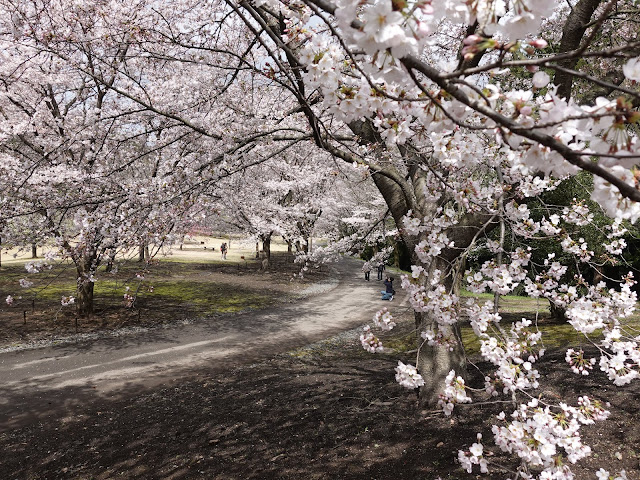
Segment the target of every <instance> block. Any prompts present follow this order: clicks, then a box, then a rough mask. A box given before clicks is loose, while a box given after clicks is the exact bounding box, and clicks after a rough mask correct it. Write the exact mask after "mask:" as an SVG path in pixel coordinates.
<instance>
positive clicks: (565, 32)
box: [553, 0, 602, 101]
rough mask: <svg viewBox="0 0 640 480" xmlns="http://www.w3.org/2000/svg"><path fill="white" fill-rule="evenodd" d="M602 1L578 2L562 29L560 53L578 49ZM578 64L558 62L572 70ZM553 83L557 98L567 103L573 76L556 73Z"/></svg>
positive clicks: (571, 60) (586, 0) (585, 0)
mask: <svg viewBox="0 0 640 480" xmlns="http://www.w3.org/2000/svg"><path fill="white" fill-rule="evenodd" d="M600 3H602V0H580V1H579V2H578V3H577V4H576V5H575V6H574V7H573V10H572V11H571V13H570V14H569V17H568V18H567V21H566V22H565V23H564V28H563V29H562V40H561V41H560V53H564V52H570V51H572V50H575V49H577V48H578V47H580V42H581V41H582V38H583V36H584V34H585V32H586V31H587V27H586V26H587V24H588V23H589V21H590V20H591V17H592V16H593V14H594V12H595V11H596V9H597V8H598V5H600ZM577 63H578V58H571V59H567V60H564V61H562V62H560V66H562V67H564V68H569V69H573V68H574V67H575V66H576V64H577ZM553 83H555V84H556V85H558V96H559V97H561V98H562V97H564V98H566V99H567V101H568V100H569V99H570V98H571V87H572V86H573V75H571V74H570V73H569V72H563V71H558V72H556V74H555V77H554V80H553Z"/></svg>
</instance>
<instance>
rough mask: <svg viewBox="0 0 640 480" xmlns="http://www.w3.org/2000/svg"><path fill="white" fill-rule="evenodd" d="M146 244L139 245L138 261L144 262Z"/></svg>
mask: <svg viewBox="0 0 640 480" xmlns="http://www.w3.org/2000/svg"><path fill="white" fill-rule="evenodd" d="M144 249H145V246H144V245H140V246H139V247H138V262H140V263H142V262H144V251H145V250H144Z"/></svg>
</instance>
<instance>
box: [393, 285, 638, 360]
mask: <svg viewBox="0 0 640 480" xmlns="http://www.w3.org/2000/svg"><path fill="white" fill-rule="evenodd" d="M461 296H464V297H473V298H477V299H478V301H480V302H485V301H487V300H493V295H490V294H479V295H476V294H472V293H470V292H462V294H461ZM536 313H537V316H536ZM500 314H501V316H502V320H501V322H500V324H501V326H502V328H504V329H505V330H507V331H509V330H510V328H511V325H512V324H513V323H514V322H517V321H519V320H521V319H522V318H527V319H529V320H531V321H532V322H533V325H532V326H531V327H530V328H532V329H535V328H536V326H537V329H538V330H539V331H540V332H542V344H543V345H544V347H545V348H558V347H562V348H568V347H574V348H575V347H577V346H580V345H583V344H588V343H589V342H588V340H587V339H586V338H585V337H584V335H582V334H580V333H578V332H577V331H576V330H575V329H574V328H573V327H572V326H571V325H570V324H569V323H568V322H566V321H557V320H555V319H552V318H550V315H549V304H548V302H547V301H546V300H540V299H536V298H530V297H518V296H513V295H509V296H504V297H501V298H500ZM407 323H409V322H407ZM625 324H627V325H629V326H631V327H632V328H635V329H638V330H640V313H638V314H635V315H633V316H632V317H631V318H629V319H626V320H625ZM412 325H413V322H411V326H412ZM408 328H409V327H405V328H404V329H401V330H400V331H398V332H395V333H394V334H393V335H392V336H390V337H389V338H386V339H384V340H383V344H384V345H385V347H387V348H390V349H393V350H394V351H396V352H410V351H413V350H415V349H416V346H417V342H416V333H415V332H414V331H413V330H411V331H407V329H408ZM461 335H462V342H463V344H464V347H465V351H466V353H467V355H477V354H479V353H480V341H479V339H478V337H477V336H476V335H475V333H474V332H473V329H472V328H471V326H470V325H468V324H463V325H462V326H461ZM597 335H598V332H595V333H594V336H597Z"/></svg>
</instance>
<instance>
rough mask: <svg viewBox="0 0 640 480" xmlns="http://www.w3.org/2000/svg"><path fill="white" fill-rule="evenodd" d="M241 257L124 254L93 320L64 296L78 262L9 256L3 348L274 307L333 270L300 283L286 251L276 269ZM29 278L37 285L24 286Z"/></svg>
mask: <svg viewBox="0 0 640 480" xmlns="http://www.w3.org/2000/svg"><path fill="white" fill-rule="evenodd" d="M203 253H204V255H203ZM236 256H237V257H238V258H237V260H236V261H233V260H227V261H222V260H221V259H219V257H218V255H215V254H212V252H206V253H205V252H201V251H200V249H198V251H196V252H195V254H189V252H188V251H187V249H185V251H183V252H182V255H176V256H170V257H162V258H161V259H159V260H154V261H152V262H151V264H150V265H149V266H148V267H145V265H144V264H141V263H138V262H136V261H133V260H124V261H122V262H119V263H118V268H117V271H115V272H106V271H105V269H104V268H100V269H99V270H98V273H97V275H96V278H97V281H96V283H95V287H94V305H95V313H94V315H93V316H91V317H88V318H78V317H77V315H76V313H75V307H74V306H73V305H71V306H62V305H61V298H62V297H63V296H70V295H73V296H75V279H76V272H75V268H74V267H73V265H72V264H70V263H62V264H58V265H56V266H55V267H53V268H52V269H51V270H45V271H44V272H42V273H39V274H32V275H28V274H27V272H26V270H25V268H24V264H25V262H24V261H19V262H5V263H3V265H2V267H0V298H2V303H1V304H0V347H2V346H7V345H17V344H21V343H25V342H29V341H33V340H38V339H41V338H43V337H44V338H52V337H56V336H66V335H70V334H75V333H87V332H95V331H97V330H111V329H117V328H122V327H153V326H156V325H163V324H171V323H175V322H180V321H185V320H187V321H198V320H199V319H205V318H212V317H216V316H218V315H224V314H233V313H239V312H243V311H248V310H255V309H263V308H268V307H272V306H275V305H278V304H280V303H285V302H290V301H292V300H293V299H294V298H296V297H297V295H298V293H299V292H300V291H301V290H302V289H303V288H305V287H306V286H307V285H308V284H309V283H310V282H314V281H318V279H320V278H324V277H325V276H326V275H327V271H326V270H325V271H322V272H320V271H314V272H310V274H309V275H307V276H306V278H305V279H303V280H298V281H296V282H292V281H291V279H292V276H293V275H294V274H295V273H297V271H298V269H299V267H298V266H297V265H294V264H292V263H291V262H290V259H289V258H285V257H286V256H285V254H284V253H280V252H275V253H273V254H272V259H273V262H272V263H273V264H274V268H271V269H269V270H267V271H261V270H260V263H259V262H258V261H255V260H254V261H251V260H249V261H245V259H244V258H240V255H239V253H236ZM22 278H28V279H29V280H30V281H32V282H34V285H33V286H32V287H31V288H26V289H25V288H21V287H20V285H19V280H20V279H22ZM127 287H128V289H127ZM125 293H128V294H130V295H133V294H135V295H136V300H135V303H134V304H133V307H131V308H129V307H127V306H126V305H125V302H124V294H125ZM7 295H12V296H13V297H14V298H15V301H14V304H13V305H12V306H8V305H7V304H6V303H5V301H4V300H5V298H6V297H7ZM19 297H22V298H19ZM76 319H77V321H76Z"/></svg>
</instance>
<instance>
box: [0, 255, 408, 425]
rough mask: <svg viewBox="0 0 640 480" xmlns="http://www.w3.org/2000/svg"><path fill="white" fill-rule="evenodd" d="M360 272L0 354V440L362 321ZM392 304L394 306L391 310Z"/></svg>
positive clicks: (376, 303)
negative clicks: (212, 309)
mask: <svg viewBox="0 0 640 480" xmlns="http://www.w3.org/2000/svg"><path fill="white" fill-rule="evenodd" d="M359 266H360V264H359V263H357V262H353V261H349V260H346V259H345V260H343V261H342V262H340V263H339V264H337V265H336V271H337V279H338V282H335V281H334V282H333V284H330V285H325V286H319V287H320V288H319V290H325V291H324V293H320V294H319V295H316V296H313V297H310V298H307V299H305V300H303V301H300V302H296V303H294V304H291V305H285V306H284V307H278V308H274V309H269V310H265V311H260V312H248V313H244V314H240V315H233V316H227V317H222V318H216V319H212V320H210V321H206V322H203V323H194V324H191V325H180V326H174V327H171V328H158V329H153V330H150V331H148V332H145V333H141V334H137V335H127V336H122V337H112V338H103V339H99V340H96V341H93V342H87V343H81V344H67V345H62V346H54V347H48V348H41V349H37V350H26V351H21V352H13V353H4V354H0V432H1V431H3V430H4V429H7V428H9V429H10V428H15V427H18V426H23V425H26V424H29V423H32V422H34V421H37V420H42V419H43V418H47V417H48V416H50V415H51V414H52V412H53V411H56V410H59V409H62V410H66V411H68V412H70V413H71V412H73V411H74V409H76V408H78V406H81V405H82V404H83V401H84V400H83V397H84V395H83V393H86V392H91V398H94V399H95V398H96V395H97V396H99V397H100V396H101V397H103V398H115V397H119V398H122V397H127V396H132V395H136V394H138V393H139V392H141V391H144V390H146V389H148V388H150V387H155V386H161V385H162V386H166V385H171V384H172V382H175V381H177V380H184V379H185V378H189V377H194V378H195V377H197V376H198V375H199V374H200V373H204V372H206V373H207V374H211V373H212V372H214V371H224V370H228V369H229V368H231V367H234V366H237V365H242V364H247V363H251V362H254V361H257V360H260V359H262V358H266V357H269V356H272V355H273V354H275V353H280V352H284V351H287V350H289V349H291V348H295V347H298V346H301V345H305V344H308V343H311V342H313V341H317V340H319V339H322V338H324V337H327V336H329V335H332V334H335V333H337V332H339V331H342V330H346V329H350V328H354V327H356V326H358V325H361V324H362V323H365V322H367V321H369V320H370V318H371V316H372V315H373V313H374V312H375V311H376V310H377V309H378V308H380V307H381V306H382V304H381V302H380V300H379V295H378V290H379V287H380V282H376V281H371V282H364V281H363V280H362V278H361V276H360V271H359ZM394 303H397V302H394Z"/></svg>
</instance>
